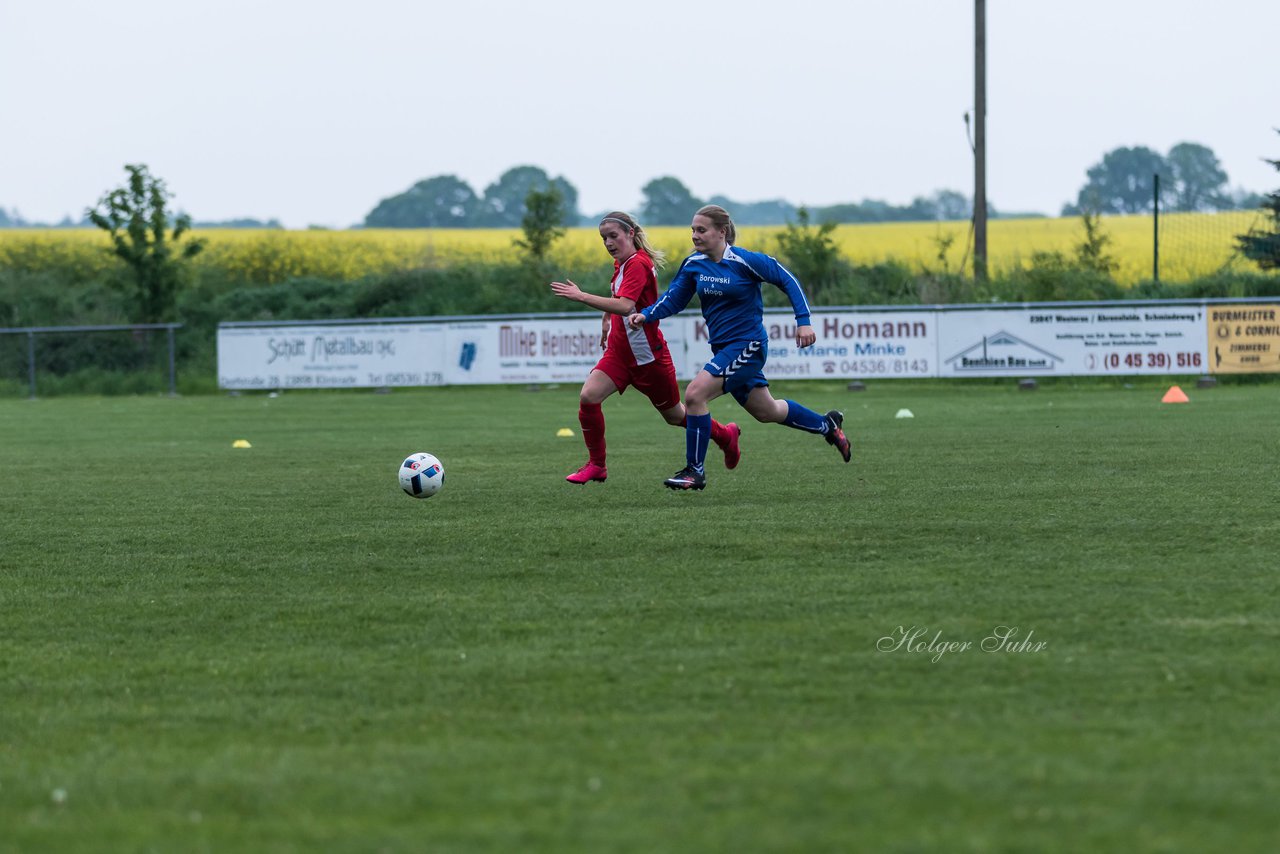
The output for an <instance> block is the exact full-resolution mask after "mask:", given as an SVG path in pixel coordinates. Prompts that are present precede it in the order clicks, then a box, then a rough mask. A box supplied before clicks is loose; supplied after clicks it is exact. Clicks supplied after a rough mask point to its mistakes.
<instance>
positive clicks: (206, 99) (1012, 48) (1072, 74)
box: [0, 0, 1280, 228]
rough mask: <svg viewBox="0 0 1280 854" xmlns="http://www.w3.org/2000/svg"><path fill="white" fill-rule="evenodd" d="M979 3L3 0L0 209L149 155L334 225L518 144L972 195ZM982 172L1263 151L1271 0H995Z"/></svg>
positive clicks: (1012, 190)
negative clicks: (969, 130) (1125, 154)
mask: <svg viewBox="0 0 1280 854" xmlns="http://www.w3.org/2000/svg"><path fill="white" fill-rule="evenodd" d="M973 19H974V3H973V0H897V2H888V0H876V2H869V0H847V2H839V0H829V2H817V1H816V0H771V2H756V1H755V0H735V2H730V3H692V2H676V0H641V2H635V3H632V2H626V3H623V2H614V3H610V2H595V3H588V2H583V0H541V2H533V1H532V0H530V2H517V0H489V2H485V3H473V2H470V1H469V0H450V2H436V0H422V2H410V0H363V2H350V1H349V0H344V1H343V2H339V0H306V2H303V0H219V1H218V2H205V3H192V4H188V3H183V2H175V0H164V2H161V0H117V1H116V2H110V3H104V2H102V0H92V1H91V2H90V0H41V2H37V0H0V123H2V124H0V208H5V209H7V210H9V211H13V210H14V209H17V210H18V211H19V212H20V214H21V215H22V216H23V217H24V218H26V219H28V220H34V221H46V222H48V221H56V220H59V219H61V218H62V217H63V216H64V215H67V214H70V215H72V216H73V217H76V218H78V217H79V216H80V214H81V213H82V212H83V210H84V208H85V207H87V206H89V205H92V204H93V203H94V202H95V201H97V199H98V198H99V197H100V196H101V195H102V194H103V193H104V192H106V191H107V190H110V189H112V188H114V187H116V186H119V185H120V184H121V183H122V182H123V180H124V176H125V173H124V168H123V167H124V164H126V163H145V164H147V165H148V166H149V167H150V168H151V171H152V173H153V174H155V175H158V176H160V177H162V178H164V179H165V181H166V182H167V184H168V186H169V189H170V190H171V191H172V192H173V194H174V197H175V204H176V206H177V207H180V208H182V209H183V210H186V211H187V212H189V213H191V214H192V215H193V216H194V217H195V218H196V219H198V220H221V219H229V218H233V217H254V218H258V219H263V220H265V219H270V218H276V219H279V220H280V221H281V222H283V223H284V224H285V225H286V226H288V227H290V228H304V227H306V226H308V225H311V224H316V225H326V226H332V227H347V226H350V225H353V224H357V223H359V222H361V221H362V220H363V219H364V217H365V215H366V214H367V213H368V212H369V211H370V210H371V209H372V208H373V207H374V206H375V205H376V204H377V203H378V201H379V200H380V199H382V198H385V197H387V196H390V195H393V194H396V193H399V192H402V191H404V190H406V189H407V188H408V187H410V186H411V185H412V184H414V183H415V182H416V181H419V180H421V179H423V178H428V177H431V176H434V175H441V174H455V175H457V176H458V177H460V178H462V179H463V180H464V181H466V182H467V183H469V184H470V185H471V186H472V187H473V188H474V189H475V191H476V192H477V193H478V194H482V193H483V192H484V189H485V187H486V186H487V185H488V184H490V183H491V182H493V181H494V180H496V179H497V177H498V176H499V175H501V174H502V173H503V172H504V171H506V170H507V169H509V168H510V167H512V166H517V165H522V164H532V165H535V166H540V167H542V168H543V169H545V170H546V171H547V172H548V173H549V174H551V175H552V176H553V177H554V176H564V177H565V178H566V179H568V180H569V181H570V182H571V183H572V184H573V185H574V186H576V187H577V188H578V192H579V202H580V208H581V209H582V211H583V212H584V213H596V212H599V211H601V210H604V209H607V208H623V209H629V210H636V209H637V208H638V207H639V204H640V201H641V192H640V188H641V187H642V186H644V184H645V183H647V182H648V181H649V180H650V179H652V178H655V177H658V176H661V175H674V176H676V177H677V178H679V179H680V180H681V181H683V182H684V183H685V184H686V185H687V186H688V187H689V188H690V189H691V190H692V191H693V192H694V194H695V195H699V196H703V197H706V196H711V195H715V194H723V195H726V196H729V197H730V198H732V199H736V200H741V201H758V200H764V199H775V198H783V199H786V200H788V201H790V202H793V203H796V204H809V205H825V204H833V203H836V202H851V201H860V200H862V199H865V198H875V199H882V200H885V201H888V202H890V203H893V204H906V203H908V202H909V201H910V200H911V199H912V198H913V197H915V196H920V195H929V194H931V193H933V192H934V191H935V190H939V189H944V188H945V189H955V190H959V191H961V192H963V193H964V194H966V195H971V194H972V192H973V160H972V153H971V151H970V149H969V143H968V141H967V139H966V135H965V125H964V114H965V112H966V111H969V110H972V108H973V101H974V98H973V36H974V23H973ZM987 19H988V23H987V45H988V59H987V69H988V70H987V78H988V96H987V100H988V106H987V133H988V145H989V151H988V161H987V163H988V185H987V186H988V197H989V199H990V200H991V202H992V203H993V204H994V205H996V206H997V207H998V208H999V209H1000V210H1002V211H1039V212H1043V213H1048V214H1054V215H1056V214H1057V213H1058V211H1059V210H1060V208H1061V206H1062V204H1063V203H1064V202H1067V201H1074V199H1075V196H1076V193H1077V191H1078V190H1079V188H1080V187H1081V186H1082V185H1083V184H1084V182H1085V170H1086V169H1088V168H1089V167H1090V166H1091V165H1093V164H1094V163H1097V162H1098V161H1099V160H1100V159H1101V157H1102V155H1103V153H1105V152H1106V151H1109V150H1111V149H1113V148H1116V147H1118V146H1122V145H1123V146H1136V145H1145V146H1148V147H1150V148H1153V149H1155V150H1156V151H1158V152H1160V153H1162V154H1163V153H1166V152H1167V151H1168V150H1169V148H1170V147H1171V146H1173V145H1174V144H1176V143H1178V142H1184V141H1189V142H1197V143H1201V144H1203V145H1207V146H1209V147H1210V148H1212V149H1213V150H1214V152H1216V153H1217V155H1218V157H1219V159H1220V160H1221V162H1222V165H1223V167H1224V168H1225V169H1226V170H1227V173H1228V175H1229V176H1230V185H1231V187H1232V188H1237V187H1243V188H1245V189H1248V190H1253V191H1258V192H1263V191H1270V190H1274V189H1275V188H1276V186H1277V185H1278V184H1280V174H1277V172H1276V171H1275V170H1274V169H1273V168H1272V167H1271V166H1270V165H1268V164H1266V163H1265V162H1263V158H1264V157H1267V158H1272V159H1277V158H1280V134H1277V133H1276V131H1275V130H1274V128H1276V127H1280V84H1278V83H1277V77H1276V73H1275V45H1276V37H1277V34H1278V33H1280V0H1215V2H1212V3H1206V2H1204V0H1071V2H1065V0H988V2H987Z"/></svg>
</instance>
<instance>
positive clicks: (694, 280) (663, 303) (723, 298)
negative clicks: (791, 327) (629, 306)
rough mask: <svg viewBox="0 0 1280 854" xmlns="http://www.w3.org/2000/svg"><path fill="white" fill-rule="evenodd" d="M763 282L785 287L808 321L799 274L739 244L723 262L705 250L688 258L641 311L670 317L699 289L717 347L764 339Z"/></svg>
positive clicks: (802, 321) (800, 320)
mask: <svg viewBox="0 0 1280 854" xmlns="http://www.w3.org/2000/svg"><path fill="white" fill-rule="evenodd" d="M763 282H769V283H770V284H773V285H777V286H778V287H779V288H781V289H782V290H783V291H784V292H785V293H786V295H787V298H788V299H790V300H791V307H792V308H793V309H794V310H795V313H796V325H797V326H809V325H810V323H809V301H808V300H807V299H805V296H804V290H803V289H802V288H801V287H800V282H799V281H797V280H796V277H795V276H793V275H791V272H790V271H789V270H787V268H786V267H783V266H782V265H781V264H779V263H778V262H777V261H776V260H774V259H773V258H771V257H770V256H768V255H763V254H761V253H759V252H751V251H748V250H746V249H740V248H738V247H737V246H726V247H725V250H724V257H723V258H721V259H720V262H719V263H716V262H715V261H712V260H711V258H710V257H709V256H707V255H706V254H705V253H702V252H695V253H693V254H692V255H690V256H689V257H688V258H686V259H684V262H683V263H681V264H680V269H679V270H678V271H677V272H676V275H675V278H674V279H672V280H671V285H670V286H669V287H668V288H667V290H666V292H665V293H664V294H663V295H662V296H661V297H660V298H659V299H658V301H657V302H655V303H654V304H653V305H651V306H649V307H648V308H646V309H644V310H643V311H642V312H641V314H643V315H644V317H645V320H646V321H654V320H661V319H662V318H664V317H670V316H671V315H673V314H675V313H677V312H679V311H680V310H682V309H683V308H684V307H685V306H687V305H688V304H689V300H690V299H692V298H693V295H694V293H697V295H698V301H699V302H700V303H702V316H703V317H704V318H706V321H707V336H708V337H709V338H710V339H711V348H712V349H713V350H715V349H719V348H720V347H723V346H724V345H726V344H729V343H731V342H734V341H764V340H765V339H766V338H767V337H768V334H767V333H766V332H765V328H764V301H763V299H762V298H761V295H760V285H761V283H763Z"/></svg>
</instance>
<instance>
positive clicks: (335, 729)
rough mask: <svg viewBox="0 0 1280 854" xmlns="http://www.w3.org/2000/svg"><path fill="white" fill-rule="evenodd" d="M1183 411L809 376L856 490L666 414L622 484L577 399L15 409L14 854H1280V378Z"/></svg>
mask: <svg viewBox="0 0 1280 854" xmlns="http://www.w3.org/2000/svg"><path fill="white" fill-rule="evenodd" d="M1167 382H1168V380H1159V379H1149V380H1145V381H1144V380H1135V381H1134V384H1135V386H1136V387H1134V388H1122V387H1118V386H1116V387H1107V386H1101V385H1098V384H1081V385H1075V384H1072V383H1070V382H1061V383H1058V384H1052V385H1049V386H1047V387H1042V388H1041V389H1040V390H1038V391H1035V392H1032V393H1027V392H1020V391H1018V390H1017V389H1016V388H1014V387H1013V386H1012V385H989V384H987V385H965V384H945V383H940V382H934V383H922V384H914V383H907V382H900V383H881V384H875V385H873V386H872V388H870V389H869V390H868V391H866V392H864V393H860V394H853V393H849V392H846V391H845V390H844V387H843V384H823V383H807V384H806V383H796V384H785V383H779V384H777V385H776V387H775V390H776V391H777V392H778V393H779V394H780V395H782V394H786V395H788V396H792V397H794V398H796V399H799V400H800V401H802V402H805V403H807V404H809V405H811V406H813V407H814V408H820V409H826V408H828V407H835V406H838V407H841V408H843V409H844V410H845V412H846V416H847V418H846V427H847V428H849V432H850V434H851V435H852V436H853V438H854V441H855V458H854V462H853V464H852V465H848V466H845V465H843V464H842V463H840V462H839V460H838V458H837V455H836V454H835V452H834V451H832V450H831V449H830V448H828V447H827V446H826V445H825V444H824V443H823V442H822V441H821V440H820V439H817V438H815V437H812V436H808V435H805V434H802V433H798V432H796V431H791V430H787V429H785V428H782V427H778V426H774V425H760V424H756V423H754V422H751V423H744V422H743V413H742V412H741V411H740V410H737V409H736V408H734V406H733V404H732V403H731V402H729V401H726V400H722V401H718V402H717V405H716V408H715V410H714V411H715V413H716V415H717V416H718V417H721V418H722V420H725V419H727V418H733V419H735V420H738V421H739V423H743V424H744V434H743V449H744V459H743V463H742V465H741V466H740V467H739V468H738V469H737V470H735V471H733V472H725V471H724V470H723V469H722V468H720V467H719V466H720V463H719V458H718V453H717V452H716V451H715V450H714V449H713V450H712V457H711V459H710V460H709V462H710V466H709V475H710V476H709V485H708V487H707V490H706V492H704V493H700V494H676V493H672V492H669V491H667V490H664V489H662V488H661V485H660V481H661V479H662V478H663V477H665V476H668V475H669V474H671V473H672V472H673V471H675V470H676V469H677V468H679V467H680V466H681V465H682V464H683V434H682V433H681V432H680V431H678V430H674V429H672V428H669V427H666V426H665V425H664V424H662V422H661V420H660V419H659V418H658V417H657V416H656V415H655V414H654V413H653V412H652V411H651V410H650V408H649V407H648V404H647V402H646V401H644V400H643V398H641V397H639V396H638V395H635V394H628V395H626V396H625V397H624V398H622V399H619V398H616V397H615V398H612V399H610V401H609V402H608V403H607V404H606V408H605V411H606V415H607V418H608V438H609V441H610V458H609V480H608V482H607V483H605V484H589V485H587V486H586V487H573V486H570V485H568V484H565V483H564V482H563V481H562V477H563V475H564V474H565V473H567V472H569V471H572V470H573V469H574V468H576V467H577V466H578V465H579V464H580V463H581V462H582V460H583V459H584V453H583V451H582V448H581V443H580V440H579V439H577V438H574V439H560V438H556V435H555V434H556V430H557V429H558V428H560V427H565V426H570V427H572V428H573V429H574V432H575V434H576V433H577V432H578V427H577V423H576V417H575V413H576V407H577V404H576V389H575V388H570V387H567V386H563V387H560V388H552V389H546V390H543V391H540V392H532V391H526V390H523V389H496V388H456V389H430V390H416V391H397V392H395V393H392V394H389V395H375V394H364V393H360V394H357V393H316V394H313V393H298V394H285V395H283V396H280V397H278V398H268V397H265V396H261V395H247V396H243V397H238V398H231V397H225V396H218V397H214V396H210V397H194V398H191V397H186V398H177V399H169V398H164V397H155V398H55V399H45V400H36V401H25V400H12V399H11V400H0V437H3V442H0V470H2V471H3V476H2V481H0V482H2V483H3V486H4V488H3V489H2V490H0V609H2V610H0V613H2V614H3V623H2V624H0V626H2V630H0V691H2V692H3V696H2V697H0V827H2V828H4V831H3V833H0V850H20V851H57V852H76V851H101V850H121V851H143V850H147V851H151V850H156V851H184V852H185V851H201V850H210V851H258V850H266V851H314V850H324V851H381V850H390V851H424V850H454V851H470V850H488V851H517V850H519V851H548V852H563V851H708V850H726V851H729V850H732V851H739V850H741V851H819V850H831V851H854V850H859V851H903V852H909V851H949V852H950V851H1031V850H1036V851H1041V850H1043V851H1196V852H1202V851H1228V850H1230V851H1268V850H1276V848H1277V846H1280V831H1278V830H1277V824H1276V821H1275V805H1276V803H1277V802H1280V775H1277V773H1276V768H1277V767H1280V736H1278V735H1277V733H1276V723H1277V712H1276V709H1277V708H1280V671H1278V670H1277V668H1276V665H1275V662H1276V648H1277V642H1278V641H1280V598H1278V597H1277V593H1278V592H1280V590H1278V587H1280V585H1278V584H1277V572H1276V553H1277V543H1278V542H1280V517H1278V515H1277V504H1276V459H1277V457H1278V456H1280V431H1277V428H1276V424H1277V416H1280V386H1277V385H1275V384H1266V385H1239V386H1226V387H1219V388H1217V389H1212V390H1203V391H1199V390H1195V389H1193V388H1189V387H1188V386H1187V385H1186V384H1185V383H1184V388H1188V391H1189V393H1190V396H1191V398H1192V403H1191V404H1190V405H1179V406H1171V405H1161V404H1160V403H1159V398H1160V394H1161V392H1162V391H1163V388H1164V385H1162V384H1160V383H1164V384H1167ZM904 407H905V408H909V409H911V410H913V411H914V413H915V416H916V417H915V418H914V419H910V420H906V419H895V418H894V413H895V412H897V411H898V409H900V408H904ZM239 438H244V439H248V440H249V441H250V442H251V443H252V444H253V448H252V449H250V450H233V449H232V447H231V443H232V441H233V440H235V439H239ZM419 450H425V451H430V452H432V453H435V454H436V455H438V456H439V457H440V458H441V459H442V460H443V461H444V464H445V466H446V470H447V479H446V486H445V489H444V491H443V492H442V493H441V494H440V495H439V496H437V497H435V498H432V499H430V500H427V501H414V500H412V499H410V498H408V497H406V496H405V495H404V494H402V493H401V492H400V491H399V490H398V488H397V486H396V484H395V477H394V473H395V468H396V464H397V463H398V461H399V460H400V459H401V458H402V457H403V456H405V455H406V454H408V453H410V452H412V451H419ZM900 626H901V627H904V628H907V629H909V628H910V627H912V626H915V627H921V628H927V630H928V634H927V638H932V637H933V636H934V635H935V633H939V632H940V633H941V635H942V639H943V640H954V641H970V642H971V643H973V644H974V645H975V648H973V649H970V650H968V651H963V652H955V653H952V654H950V655H946V656H943V657H942V659H941V660H939V661H937V662H935V661H933V660H932V658H933V656H932V654H930V653H921V652H907V651H904V650H897V651H881V650H878V649H877V641H878V640H879V639H880V638H883V637H886V636H891V635H893V634H895V633H896V631H897V630H898V628H899V627H900ZM997 626H1017V627H1018V628H1019V631H1020V633H1021V635H1022V636H1025V635H1026V634H1027V633H1029V632H1034V636H1033V640H1034V641H1042V642H1044V643H1045V644H1047V646H1046V647H1045V648H1043V649H1041V650H1040V651H1025V652H983V651H981V650H980V649H977V648H976V646H977V645H978V644H979V643H980V642H981V641H982V640H983V638H985V637H987V636H989V635H991V634H992V632H993V630H994V629H995V628H996V627H997Z"/></svg>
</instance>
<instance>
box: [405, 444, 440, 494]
mask: <svg viewBox="0 0 1280 854" xmlns="http://www.w3.org/2000/svg"><path fill="white" fill-rule="evenodd" d="M443 486H444V466H442V465H440V461H439V460H437V459H436V458H435V457H433V456H431V455H430V454H410V455H409V456H407V457H405V459H404V462H402V463H401V464H400V488H401V489H403V490H404V491H405V492H407V493H408V494H409V495H412V496H413V497H414V498H430V497H431V496H433V495H435V494H436V493H437V492H439V491H440V489H441V487H443Z"/></svg>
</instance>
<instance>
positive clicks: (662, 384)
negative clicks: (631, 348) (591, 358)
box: [595, 347, 680, 412]
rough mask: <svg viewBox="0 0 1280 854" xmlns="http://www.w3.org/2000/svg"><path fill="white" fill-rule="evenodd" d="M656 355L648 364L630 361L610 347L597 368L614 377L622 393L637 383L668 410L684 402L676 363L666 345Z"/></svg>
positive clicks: (661, 408)
mask: <svg viewBox="0 0 1280 854" xmlns="http://www.w3.org/2000/svg"><path fill="white" fill-rule="evenodd" d="M654 357H655V358H654V360H653V361H652V362H650V363H649V364H647V365H628V364H627V363H626V362H625V361H623V359H622V358H620V357H618V356H614V355H611V354H610V353H609V351H608V350H606V351H605V354H604V356H602V357H601V359H600V361H599V362H597V363H596V367H595V370H597V371H600V372H601V373H603V374H604V375H605V376H607V377H608V378H609V379H611V380H613V384H614V385H616V386H617V387H618V393H619V394H621V393H622V392H624V391H626V390H627V386H635V387H636V391H638V392H640V393H641V394H643V395H644V396H645V397H647V398H649V402H650V403H652V404H653V408H654V409H656V410H658V411H659V412H664V411H666V410H668V409H670V408H671V407H673V406H675V405H676V404H677V403H679V402H680V385H679V384H678V383H677V382H676V366H675V365H674V364H672V362H671V353H670V351H668V350H667V348H665V347H664V348H662V350H661V351H659V352H657V353H655V354H654Z"/></svg>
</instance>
